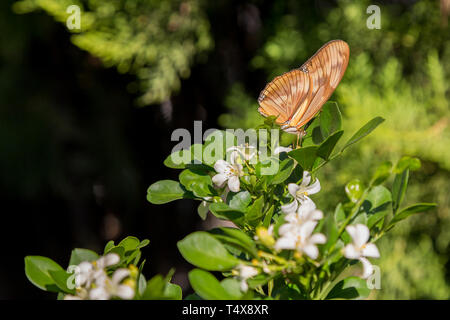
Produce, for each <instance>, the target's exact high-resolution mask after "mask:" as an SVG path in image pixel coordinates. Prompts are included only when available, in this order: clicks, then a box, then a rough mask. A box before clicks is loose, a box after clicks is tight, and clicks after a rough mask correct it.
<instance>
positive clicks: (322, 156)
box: [147, 103, 435, 299]
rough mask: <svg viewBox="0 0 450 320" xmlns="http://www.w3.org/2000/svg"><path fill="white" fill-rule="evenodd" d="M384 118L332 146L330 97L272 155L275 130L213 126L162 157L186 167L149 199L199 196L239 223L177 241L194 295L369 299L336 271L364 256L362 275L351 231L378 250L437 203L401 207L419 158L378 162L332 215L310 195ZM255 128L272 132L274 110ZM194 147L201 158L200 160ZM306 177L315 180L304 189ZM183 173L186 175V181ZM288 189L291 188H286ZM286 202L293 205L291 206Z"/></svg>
mask: <svg viewBox="0 0 450 320" xmlns="http://www.w3.org/2000/svg"><path fill="white" fill-rule="evenodd" d="M383 120H384V119H382V118H380V117H376V118H374V119H372V120H370V121H369V122H368V123H367V124H366V125H364V126H363V127H361V128H360V129H359V130H358V131H357V132H356V133H354V134H353V135H352V136H351V137H350V138H349V139H347V142H345V143H343V144H341V145H342V146H341V147H340V148H337V145H338V142H339V141H340V140H341V138H342V136H343V130H342V126H341V124H342V119H341V113H340V111H339V108H338V107H337V104H335V103H327V104H326V105H325V107H324V108H323V109H322V111H321V113H320V115H319V116H318V117H316V118H315V120H314V121H312V123H311V124H310V125H309V126H308V129H307V134H306V136H305V138H304V140H303V142H302V145H301V147H297V148H296V149H283V152H281V153H279V151H277V149H278V150H279V147H277V146H276V145H273V144H271V143H269V141H273V140H272V137H265V135H263V134H262V133H261V132H259V140H258V144H257V145H248V144H247V145H242V146H239V145H238V146H235V145H234V144H235V143H237V141H239V139H240V137H239V136H238V133H236V132H235V135H233V134H232V133H231V132H229V131H216V132H215V134H214V137H215V138H214V139H209V137H208V138H207V139H206V142H205V143H204V144H203V145H197V149H198V150H199V152H198V153H196V154H195V155H196V157H195V158H192V157H188V158H184V160H185V161H184V162H182V163H180V162H178V163H176V160H177V159H182V158H181V157H180V154H181V153H184V154H187V155H193V152H192V150H189V149H188V150H186V151H184V152H182V151H176V152H174V153H173V154H171V155H170V156H169V157H168V158H167V159H166V161H165V164H166V165H168V166H169V167H172V168H175V169H182V170H183V171H182V172H181V174H180V175H179V182H177V181H172V180H161V181H158V182H155V183H154V184H152V185H151V186H150V187H149V189H148V197H147V198H148V200H149V201H150V202H152V203H155V204H160V203H165V202H167V201H168V200H177V199H179V198H187V199H196V200H199V201H201V204H200V205H205V203H206V206H209V211H210V212H211V213H212V214H213V215H215V216H216V217H217V218H219V219H223V220H229V221H231V222H233V223H234V225H235V226H236V227H237V228H216V229H212V230H209V231H197V232H194V233H192V234H190V235H188V236H186V237H185V238H184V239H183V240H181V241H179V242H178V248H179V250H180V252H181V254H182V255H183V257H184V258H185V259H186V260H187V261H189V262H190V263H191V264H193V265H194V266H196V267H197V268H198V269H194V270H193V271H191V272H190V274H189V280H190V282H191V285H192V287H193V288H194V290H195V291H196V294H197V295H198V296H200V297H201V298H203V299H363V298H367V297H368V295H369V294H370V289H369V288H368V287H367V285H366V281H365V280H364V279H361V278H359V277H353V276H351V277H345V278H343V275H345V272H346V270H347V268H348V267H349V265H351V264H352V263H351V262H352V260H351V259H360V261H361V262H363V265H364V269H365V271H364V274H365V273H366V267H367V265H365V264H366V262H367V261H366V260H364V259H365V258H364V259H362V258H361V257H359V258H358V257H351V254H350V253H349V250H351V248H353V247H352V246H353V245H352V241H355V239H356V238H355V234H354V231H352V230H353V229H351V228H359V229H361V228H362V229H363V230H364V229H365V228H368V229H367V232H369V230H370V235H371V238H370V242H368V243H366V242H365V241H367V240H368V239H366V240H363V241H364V243H362V244H359V245H360V246H361V245H362V246H361V248H362V249H361V250H364V248H365V247H370V248H371V249H372V250H374V251H376V252H378V251H377V249H376V247H374V243H375V242H376V241H377V240H378V239H380V238H381V237H382V236H383V235H384V234H385V233H386V232H388V231H389V230H391V229H392V228H393V227H394V226H396V225H397V224H398V223H399V222H400V221H402V220H404V219H406V218H408V217H409V216H411V215H413V214H415V213H419V212H424V211H427V210H429V209H432V208H434V207H435V204H432V203H418V204H414V205H412V206H408V207H405V206H403V205H402V201H403V199H404V195H405V192H406V186H407V184H408V177H409V172H410V170H417V169H418V168H419V167H420V161H419V160H418V159H416V158H411V157H403V158H401V159H400V160H399V161H398V162H397V164H396V165H395V166H393V165H392V163H390V162H385V163H382V164H381V165H380V166H379V167H378V168H375V169H371V168H370V171H372V177H371V179H370V182H369V183H368V184H367V185H366V186H365V185H364V184H363V183H361V182H360V181H359V180H352V181H350V182H349V183H348V184H347V186H346V188H345V192H346V194H347V198H348V200H347V201H345V200H342V199H341V200H340V202H339V203H338V205H337V206H336V208H335V210H334V214H333V213H331V212H329V213H326V214H325V215H324V217H323V215H322V213H321V212H320V211H317V210H316V207H315V205H314V203H313V202H312V200H311V199H310V198H308V195H309V194H314V193H317V191H318V189H320V184H319V182H318V179H317V176H318V172H319V169H321V168H322V167H324V166H325V165H326V164H328V163H329V162H330V161H332V160H334V159H336V158H338V157H340V156H341V155H342V154H343V152H344V150H347V147H350V146H351V145H353V144H354V143H356V142H358V141H360V140H361V139H363V138H365V137H366V136H367V135H368V134H370V133H371V132H372V131H373V130H374V129H375V128H376V127H377V126H378V125H379V124H380V123H381V122H383ZM257 128H259V129H262V128H264V129H268V130H270V129H271V130H275V132H277V133H279V131H278V130H279V129H278V126H277V125H275V124H274V118H273V117H270V118H268V119H267V120H265V122H264V123H263V124H261V125H260V126H258V127H257ZM271 135H274V132H273V131H272V133H271ZM227 137H228V141H230V142H231V143H232V144H231V146H229V145H226V147H225V150H226V151H228V156H227V154H226V153H225V154H222V155H221V156H219V157H216V158H214V159H212V158H210V157H208V156H207V152H205V151H206V150H210V149H211V147H212V146H214V147H215V149H214V150H215V151H216V152H215V153H214V154H215V155H217V154H218V151H219V150H220V151H222V150H223V148H224V145H223V141H226V140H227ZM214 142H216V145H213V143H214ZM233 143H234V144H233ZM294 144H295V143H292V145H293V146H294ZM264 146H265V147H269V149H270V150H269V151H268V153H267V154H265V153H264V152H262V151H261V149H260V148H261V147H264ZM190 149H195V146H192V147H191V148H190ZM258 150H259V152H258ZM230 151H231V154H230V153H229V152H230ZM200 152H202V155H203V157H199V154H200ZM224 159H230V160H229V161H230V162H226V161H225V160H224ZM273 163H276V164H277V166H276V167H277V168H278V169H277V170H276V172H274V173H272V174H264V173H263V170H264V169H265V168H266V167H267V166H270V165H271V164H273ZM223 167H225V168H226V169H223ZM310 174H311V176H312V177H314V178H315V182H314V183H313V184H312V185H311V186H308V185H309V182H310ZM186 175H189V177H190V178H189V179H184V178H183V177H184V176H186ZM392 175H393V176H394V184H393V186H392V188H391V190H389V189H387V188H386V187H384V186H383V184H384V183H385V182H386V180H388V178H389V177H390V176H392ZM224 179H225V180H224ZM233 179H234V180H233ZM227 182H228V184H227ZM175 184H176V185H177V187H176V190H178V191H179V192H177V193H176V194H174V193H173V192H172V191H168V190H172V189H173V187H170V188H169V187H168V186H173V185H175ZM322 184H323V179H322ZM293 189H295V190H297V191H294V193H293V191H292V190H293ZM292 197H293V200H292ZM291 201H292V202H291ZM296 201H299V203H298V204H296ZM289 202H291V203H290V204H288V203H289ZM292 205H295V208H296V209H292V210H291V209H289V207H292ZM297 207H298V209H297ZM313 215H315V216H316V217H315V218H313ZM319 216H320V217H319ZM202 218H204V216H202ZM322 218H323V219H322ZM293 220H294V221H293ZM319 220H320V221H319ZM307 226H308V227H307ZM307 228H309V229H308V230H309V231H306V229H307ZM311 228H312V229H311ZM313 229H314V230H315V233H313V234H312V231H313ZM286 230H291V231H288V232H286ZM293 230H294V231H293ZM297 232H299V233H297ZM324 234H325V235H326V238H325V236H324ZM367 237H369V235H367ZM352 239H353V240H352ZM287 242H290V243H295V244H290V245H286V243H287ZM316 245H317V247H318V248H317V247H316ZM358 248H359V247H358ZM356 250H360V249H356ZM368 256H372V257H376V256H377V254H373V255H368ZM367 263H368V264H369V265H370V262H367ZM369 268H371V267H369ZM209 271H220V272H222V276H223V277H224V279H222V280H221V279H217V278H216V277H215V276H214V275H213V274H212V273H210V272H209ZM344 271H345V272H344ZM371 273H372V272H369V275H370V274H371ZM364 278H367V276H364Z"/></svg>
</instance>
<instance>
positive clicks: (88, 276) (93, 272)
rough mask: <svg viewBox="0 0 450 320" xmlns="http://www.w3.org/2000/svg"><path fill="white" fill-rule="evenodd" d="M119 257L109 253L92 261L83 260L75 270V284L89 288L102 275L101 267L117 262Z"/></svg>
mask: <svg viewBox="0 0 450 320" xmlns="http://www.w3.org/2000/svg"><path fill="white" fill-rule="evenodd" d="M119 261H120V257H119V255H118V254H116V253H109V254H107V255H105V256H102V257H100V258H99V259H98V260H96V261H93V262H88V261H83V262H81V263H80V264H79V265H78V268H76V271H75V285H76V287H77V288H80V287H85V288H90V287H91V284H92V283H93V282H94V281H95V280H96V279H97V278H98V277H100V276H101V275H102V273H103V269H104V268H106V267H110V266H113V265H115V264H117V263H119Z"/></svg>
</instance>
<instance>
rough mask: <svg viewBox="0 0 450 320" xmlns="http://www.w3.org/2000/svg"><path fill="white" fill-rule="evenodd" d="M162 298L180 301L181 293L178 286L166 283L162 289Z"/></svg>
mask: <svg viewBox="0 0 450 320" xmlns="http://www.w3.org/2000/svg"><path fill="white" fill-rule="evenodd" d="M163 296H164V298H165V299H169V300H181V299H182V298H183V291H182V290H181V287H180V286H179V285H176V284H174V283H170V282H168V283H166V287H165V288H164V292H163Z"/></svg>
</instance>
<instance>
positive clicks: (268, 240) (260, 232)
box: [256, 227, 275, 247]
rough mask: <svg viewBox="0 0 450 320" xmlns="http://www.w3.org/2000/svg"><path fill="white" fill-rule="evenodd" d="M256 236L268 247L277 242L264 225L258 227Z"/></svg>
mask: <svg viewBox="0 0 450 320" xmlns="http://www.w3.org/2000/svg"><path fill="white" fill-rule="evenodd" d="M256 236H257V237H258V239H259V241H261V243H262V244H263V245H265V246H266V247H272V246H273V245H274V244H275V239H274V238H273V237H272V235H271V234H270V233H269V231H268V230H267V229H266V228H264V227H258V228H256Z"/></svg>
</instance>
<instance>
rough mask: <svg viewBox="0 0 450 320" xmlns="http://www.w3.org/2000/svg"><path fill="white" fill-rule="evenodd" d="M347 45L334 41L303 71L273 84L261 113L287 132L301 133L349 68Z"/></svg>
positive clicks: (262, 97) (264, 93)
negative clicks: (288, 130)
mask: <svg viewBox="0 0 450 320" xmlns="http://www.w3.org/2000/svg"><path fill="white" fill-rule="evenodd" d="M349 55H350V50H349V47H348V45H347V43H346V42H344V41H342V40H333V41H330V42H328V43H326V44H325V45H324V46H323V47H322V48H320V49H319V50H318V51H317V52H316V53H315V54H314V55H313V56H312V57H311V58H310V59H309V60H308V61H306V62H305V63H304V64H303V65H302V66H301V67H300V68H298V69H294V70H292V71H290V72H287V73H285V74H283V75H281V76H278V77H276V78H275V79H274V80H273V81H271V82H270V83H269V84H267V86H266V87H265V88H264V90H263V91H262V92H261V94H260V96H259V99H258V102H259V105H260V108H259V109H258V110H259V112H260V113H261V114H262V115H264V116H271V115H273V116H277V117H278V118H277V121H276V122H277V123H278V124H282V125H283V126H282V127H283V128H284V129H289V128H291V129H294V128H295V129H296V130H300V129H301V127H302V126H304V125H305V124H306V123H307V122H308V121H309V120H311V119H312V118H313V117H314V116H315V115H316V114H317V112H319V111H320V109H321V108H322V106H323V104H324V103H325V102H326V101H327V100H328V99H329V97H330V96H331V94H332V93H333V91H334V89H336V87H337V85H338V84H339V82H340V81H341V79H342V77H343V75H344V72H345V70H346V68H347V65H348V59H349Z"/></svg>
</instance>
